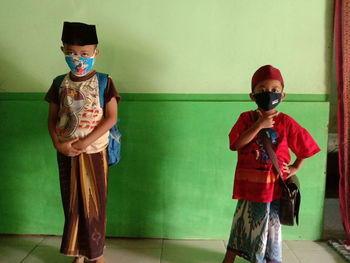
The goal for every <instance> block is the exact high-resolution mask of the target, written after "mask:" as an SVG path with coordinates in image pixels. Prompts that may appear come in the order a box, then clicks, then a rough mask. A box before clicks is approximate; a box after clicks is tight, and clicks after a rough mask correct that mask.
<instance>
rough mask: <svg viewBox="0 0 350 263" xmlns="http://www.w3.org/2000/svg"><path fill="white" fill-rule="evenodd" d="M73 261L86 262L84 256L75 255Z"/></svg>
mask: <svg viewBox="0 0 350 263" xmlns="http://www.w3.org/2000/svg"><path fill="white" fill-rule="evenodd" d="M72 263H84V257H75V258H74V260H73V262H72Z"/></svg>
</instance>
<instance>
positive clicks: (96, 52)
mask: <svg viewBox="0 0 350 263" xmlns="http://www.w3.org/2000/svg"><path fill="white" fill-rule="evenodd" d="M99 54H100V50H99V49H97V48H96V49H95V56H98V55H99Z"/></svg>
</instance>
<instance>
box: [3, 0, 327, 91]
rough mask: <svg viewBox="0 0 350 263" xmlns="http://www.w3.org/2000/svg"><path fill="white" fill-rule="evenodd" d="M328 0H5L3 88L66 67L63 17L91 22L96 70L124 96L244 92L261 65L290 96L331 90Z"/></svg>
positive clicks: (35, 85)
mask: <svg viewBox="0 0 350 263" xmlns="http://www.w3.org/2000/svg"><path fill="white" fill-rule="evenodd" d="M332 2H333V1H328V0H308V1H305V0H284V1H281V0H259V1H257V0H246V1H242V0H217V1H214V0H178V1H170V0H128V1H122V0H104V1H92V0H84V1H72V0H63V1H42V0H28V1H20V0H11V1H10V0H4V1H2V2H1V9H0V35H1V39H2V41H1V43H0V50H1V52H0V61H1V63H0V70H1V75H0V92H44V91H46V90H47V87H48V85H49V83H50V82H51V80H52V78H53V77H54V76H56V75H58V74H60V73H63V72H65V71H67V66H66V65H65V62H64V60H63V58H62V54H61V53H60V50H59V47H60V36H61V30H62V23H63V21H65V20H67V21H82V22H87V23H93V24H96V25H97V30H98V35H99V38H100V42H101V44H100V49H101V55H100V57H99V59H98V61H97V64H96V68H97V69H99V70H100V71H102V72H108V73H110V74H111V75H112V76H114V78H115V80H116V82H117V84H118V88H119V90H120V91H121V92H128V93H134V92H135V93H144V92H153V93H247V92H248V91H249V81H250V77H251V75H252V73H253V72H254V70H256V69H257V67H259V66H261V65H263V64H270V63H271V64H273V65H275V66H277V67H279V68H280V69H281V70H282V72H283V74H284V77H285V81H286V87H287V90H286V91H287V92H288V93H297V94H298V93H304V94H305V93H308V94H324V93H328V84H329V62H330V56H331V52H330V50H331V36H332V33H331V19H332Z"/></svg>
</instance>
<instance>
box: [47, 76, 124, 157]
mask: <svg viewBox="0 0 350 263" xmlns="http://www.w3.org/2000/svg"><path fill="white" fill-rule="evenodd" d="M112 97H116V99H117V102H118V101H119V100H120V97H119V95H118V92H117V91H116V90H115V88H114V85H113V82H112V79H111V78H109V79H108V83H107V88H106V93H105V103H107V102H108V101H109V100H110V99H111V98H112ZM45 99H46V100H47V101H48V102H53V103H56V104H58V105H59V112H58V122H57V125H56V132H57V135H58V138H59V140H60V141H62V142H65V141H69V140H72V139H75V138H84V137H86V136H87V135H88V134H89V133H91V132H92V131H93V130H94V129H95V128H96V126H97V125H98V124H99V122H100V121H101V120H102V118H103V108H101V105H100V97H99V85H98V79H97V75H96V72H95V71H93V72H91V73H89V74H88V75H87V76H84V77H80V78H78V77H75V76H74V75H73V76H72V75H71V74H67V75H66V76H65V78H64V79H63V81H62V83H61V86H60V88H59V89H57V87H55V85H54V84H52V86H51V88H50V90H49V91H48V93H47V94H46V97H45ZM108 135H109V132H108V131H107V132H106V133H105V134H103V135H102V136H101V137H99V138H98V139H97V140H96V141H94V142H93V143H92V144H91V145H89V146H88V147H87V148H86V153H96V152H100V151H102V150H103V149H105V148H106V147H107V145H108Z"/></svg>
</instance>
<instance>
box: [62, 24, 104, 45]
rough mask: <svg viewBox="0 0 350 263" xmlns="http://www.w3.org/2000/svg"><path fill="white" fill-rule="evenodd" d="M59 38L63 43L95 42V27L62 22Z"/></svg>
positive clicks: (80, 43) (86, 43) (90, 43)
mask: <svg viewBox="0 0 350 263" xmlns="http://www.w3.org/2000/svg"><path fill="white" fill-rule="evenodd" d="M61 40H62V42H63V43H64V44H69V45H77V46H85V45H93V44H97V43H98V40H97V34H96V27H95V25H87V24H83V23H75V22H74V23H71V22H64V24H63V31H62V38H61Z"/></svg>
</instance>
